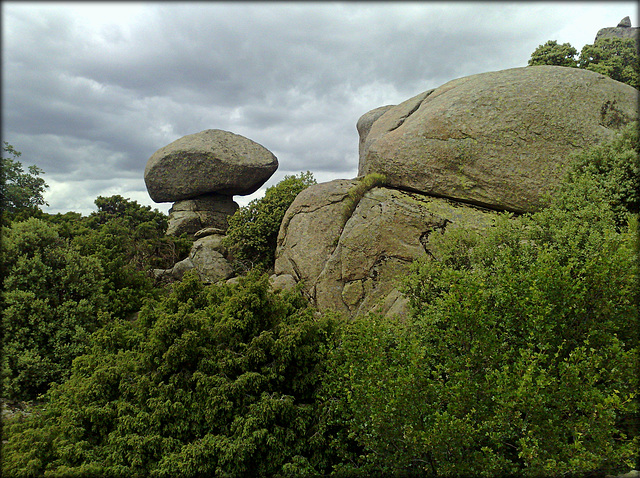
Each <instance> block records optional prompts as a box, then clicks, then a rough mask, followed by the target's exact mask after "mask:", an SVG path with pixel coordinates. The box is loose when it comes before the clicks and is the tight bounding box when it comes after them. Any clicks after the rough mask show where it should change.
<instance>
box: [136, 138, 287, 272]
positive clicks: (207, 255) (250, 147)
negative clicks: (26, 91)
mask: <svg viewBox="0 0 640 478" xmlns="http://www.w3.org/2000/svg"><path fill="white" fill-rule="evenodd" d="M277 167H278V160H277V159H276V157H275V156H274V155H273V153H271V152H270V151H269V150H267V149H266V148H264V147H263V146H261V145H259V144H258V143H256V142H254V141H251V140H250V139H247V138H245V137H243V136H240V135H237V134H234V133H230V132H228V131H221V130H216V129H209V130H205V131H201V132H200V133H196V134H190V135H187V136H184V137H182V138H180V139H178V140H176V141H174V142H173V143H171V144H169V145H167V146H165V147H164V148H160V149H159V150H158V151H156V152H155V153H154V154H153V155H152V156H151V158H149V160H148V161H147V166H146V168H145V172H144V181H145V184H146V186H147V191H148V192H149V196H151V199H153V200H154V201H155V202H175V203H174V205H173V207H172V208H171V209H170V210H169V221H168V222H169V225H168V227H167V232H166V233H167V234H168V235H173V236H181V235H182V234H185V233H186V234H187V235H188V236H190V237H192V238H194V239H196V240H195V242H194V244H193V246H192V248H191V252H190V254H189V257H187V258H186V259H184V260H183V261H180V262H178V263H177V264H175V265H174V266H173V267H172V268H171V269H156V270H155V271H154V273H155V276H156V278H158V279H159V280H165V281H168V282H172V281H175V280H180V279H181V278H182V276H183V275H184V273H185V272H186V271H188V270H190V269H195V270H196V271H197V273H198V275H199V276H200V278H201V279H202V281H204V282H207V283H211V282H217V281H220V280H225V279H229V278H230V277H232V276H233V268H232V267H231V265H230V264H229V262H228V261H227V259H226V258H225V255H226V251H225V250H224V248H223V247H222V245H221V242H222V238H224V234H225V232H226V230H227V228H228V226H229V224H228V218H229V217H230V216H231V215H233V214H234V213H235V212H236V210H237V209H238V204H237V203H236V202H235V201H234V200H233V195H234V194H239V195H246V194H251V193H253V192H255V191H256V190H257V189H258V188H259V187H260V186H262V185H263V184H264V183H265V182H266V181H267V179H269V178H270V177H271V175H272V174H273V173H274V172H275V170H276V169H277Z"/></svg>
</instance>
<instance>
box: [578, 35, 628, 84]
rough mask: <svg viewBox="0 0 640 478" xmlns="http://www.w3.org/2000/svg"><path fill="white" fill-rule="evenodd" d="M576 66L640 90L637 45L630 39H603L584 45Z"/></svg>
mask: <svg viewBox="0 0 640 478" xmlns="http://www.w3.org/2000/svg"><path fill="white" fill-rule="evenodd" d="M578 66H579V67H580V68H584V69H587V70H591V71H595V72H596V73H600V74H602V75H606V76H608V77H610V78H613V79H614V80H617V81H620V82H622V83H626V84H627V85H631V86H633V87H634V88H636V89H640V57H639V56H638V44H637V42H636V41H635V40H634V39H632V38H603V39H601V40H598V41H597V42H595V43H594V44H593V45H585V46H584V47H582V51H581V52H580V58H579V60H578Z"/></svg>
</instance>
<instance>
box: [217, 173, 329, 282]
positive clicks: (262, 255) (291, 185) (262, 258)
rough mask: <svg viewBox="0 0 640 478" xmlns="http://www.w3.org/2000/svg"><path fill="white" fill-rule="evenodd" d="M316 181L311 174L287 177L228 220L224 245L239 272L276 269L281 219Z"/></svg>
mask: <svg viewBox="0 0 640 478" xmlns="http://www.w3.org/2000/svg"><path fill="white" fill-rule="evenodd" d="M313 184H316V180H315V179H314V177H313V174H311V173H310V172H309V171H307V172H306V173H300V174H299V175H298V176H295V175H294V176H285V177H284V179H283V180H282V181H280V182H279V183H278V184H276V185H275V186H271V187H270V188H267V190H266V192H265V195H264V197H261V198H258V199H254V200H253V201H251V202H250V203H249V204H248V205H247V206H245V207H243V208H240V209H239V210H238V211H236V213H235V214H234V215H233V216H231V217H230V218H229V229H228V230H227V237H226V239H225V244H226V246H227V247H228V248H229V252H230V253H231V256H232V257H233V264H234V266H235V269H236V270H238V271H245V272H246V271H248V270H250V269H252V268H253V267H262V268H264V269H267V270H268V269H269V268H271V267H273V262H274V261H275V254H276V243H277V240H278V231H279V230H280V224H281V223H282V218H284V214H285V213H286V212H287V209H288V208H289V206H290V205H291V203H292V202H293V200H294V199H295V198H296V196H297V195H298V194H299V193H300V192H301V191H302V190H304V189H306V188H308V187H309V186H311V185H313Z"/></svg>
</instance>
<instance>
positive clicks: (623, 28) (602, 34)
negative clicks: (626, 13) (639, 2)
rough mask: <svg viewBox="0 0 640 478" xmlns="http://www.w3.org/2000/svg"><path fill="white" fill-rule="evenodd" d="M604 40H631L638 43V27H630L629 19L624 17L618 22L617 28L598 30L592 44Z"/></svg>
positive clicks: (639, 37)
mask: <svg viewBox="0 0 640 478" xmlns="http://www.w3.org/2000/svg"><path fill="white" fill-rule="evenodd" d="M605 38H631V39H633V40H635V41H636V42H638V41H640V34H639V33H638V27H632V26H631V19H630V18H629V17H624V18H623V19H622V20H620V23H618V26H616V27H607V28H602V29H600V30H599V31H598V33H597V34H596V39H595V41H594V43H595V42H597V41H599V40H604V39H605Z"/></svg>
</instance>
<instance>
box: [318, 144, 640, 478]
mask: <svg viewBox="0 0 640 478" xmlns="http://www.w3.org/2000/svg"><path fill="white" fill-rule="evenodd" d="M625 141H626V140H624V139H623V138H621V139H618V140H616V141H614V142H613V145H612V144H610V145H607V146H603V147H602V148H600V149H599V150H597V151H598V152H595V153H594V152H593V151H592V152H587V153H585V155H583V156H582V157H581V158H579V159H578V160H577V166H576V170H574V172H573V173H572V174H571V175H570V176H569V177H568V179H567V182H566V184H565V185H564V186H563V187H562V188H561V189H560V190H559V191H557V193H556V197H555V199H554V202H553V203H552V204H551V205H550V207H548V208H547V209H545V210H543V211H541V212H539V213H536V214H531V215H524V216H520V217H509V216H503V217H502V218H501V219H500V220H499V221H498V223H497V224H496V226H495V227H494V228H492V229H491V230H490V231H488V232H487V233H486V235H484V236H479V235H477V234H472V233H470V232H468V231H462V232H461V231H455V230H448V231H446V232H445V233H444V234H443V235H441V236H434V242H435V247H434V251H433V252H434V257H433V258H425V260H423V261H421V262H419V263H416V264H415V266H414V269H413V273H412V274H411V275H410V277H408V278H407V280H406V293H407V295H408V297H409V298H410V301H411V304H412V308H413V313H412V317H411V319H410V320H405V321H398V322H393V321H390V320H389V319H383V318H380V317H375V316H368V317H361V318H358V319H356V320H355V321H354V322H353V323H352V324H349V325H348V326H347V327H346V328H345V330H344V333H343V335H342V337H341V340H340V344H341V346H340V347H338V348H336V349H334V350H332V352H331V355H330V357H329V363H328V365H327V370H329V373H330V375H329V377H328V378H327V379H326V380H325V381H324V384H323V391H322V397H323V401H324V402H325V403H327V404H329V405H328V406H327V407H325V410H324V416H325V421H326V423H327V430H329V431H330V435H329V438H331V437H333V438H332V440H330V443H332V444H333V448H334V449H335V450H336V451H337V453H338V456H340V457H341V460H340V462H341V467H342V469H344V470H345V471H348V472H350V473H351V474H362V475H363V476H367V475H368V474H376V473H379V474H385V475H392V474H408V473H416V474H433V475H438V476H467V475H474V476H496V475H505V474H517V475H525V476H559V475H562V474H574V475H579V476H583V475H584V474H585V473H601V474H603V475H604V474H605V473H621V472H625V471H628V470H629V468H632V467H633V466H635V464H636V463H635V459H636V456H638V452H639V451H640V437H639V434H638V429H637V423H638V418H640V412H639V401H638V395H637V393H638V392H637V391H638V387H639V386H640V383H639V381H640V379H639V378H638V375H637V367H638V353H639V352H640V343H639V337H638V325H639V324H638V317H637V304H638V303H639V302H640V300H639V299H640V297H639V290H638V286H637V284H638V279H639V274H638V272H639V271H638V261H637V257H638V243H637V237H638V236H637V234H638V221H637V214H634V215H626V216H625V219H629V220H630V222H628V223H626V224H625V225H624V227H621V226H620V225H619V223H618V222H617V219H620V217H621V216H620V215H619V214H616V212H615V211H614V210H612V207H611V206H610V197H611V194H610V193H611V191H612V190H613V188H614V184H613V183H611V182H609V180H608V176H609V175H613V176H614V177H617V178H620V177H627V181H635V180H637V172H636V173H634V174H635V177H629V176H633V175H632V174H629V169H628V165H627V161H624V160H622V159H621V158H622V156H621V157H620V158H617V159H616V158H615V157H611V158H608V159H607V160H606V161H605V159H604V158H605V156H606V151H610V152H611V151H613V152H616V154H617V153H619V152H620V150H621V149H624V148H621V145H623V144H627V143H625ZM594 154H595V155H596V156H595V157H599V158H600V159H602V160H603V161H604V163H605V164H606V167H604V168H600V167H598V168H595V167H594V168H595V169H592V168H591V167H588V166H586V165H587V164H590V158H592V157H593V155H594ZM636 154H637V153H636ZM614 156H615V154H614ZM628 159H631V158H628ZM580 165H581V166H580ZM578 171H582V172H583V174H579V173H578ZM628 174H629V176H627V175H628ZM620 187H621V189H622V190H626V186H625V185H624V184H620ZM620 194H621V195H622V196H624V194H623V193H620ZM614 197H615V195H614ZM614 203H615V204H618V205H620V207H623V206H622V205H623V204H630V203H631V202H630V201H626V202H625V201H614ZM340 397H345V398H344V399H340ZM340 424H343V426H342V427H341V426H340ZM331 430H333V431H331Z"/></svg>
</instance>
